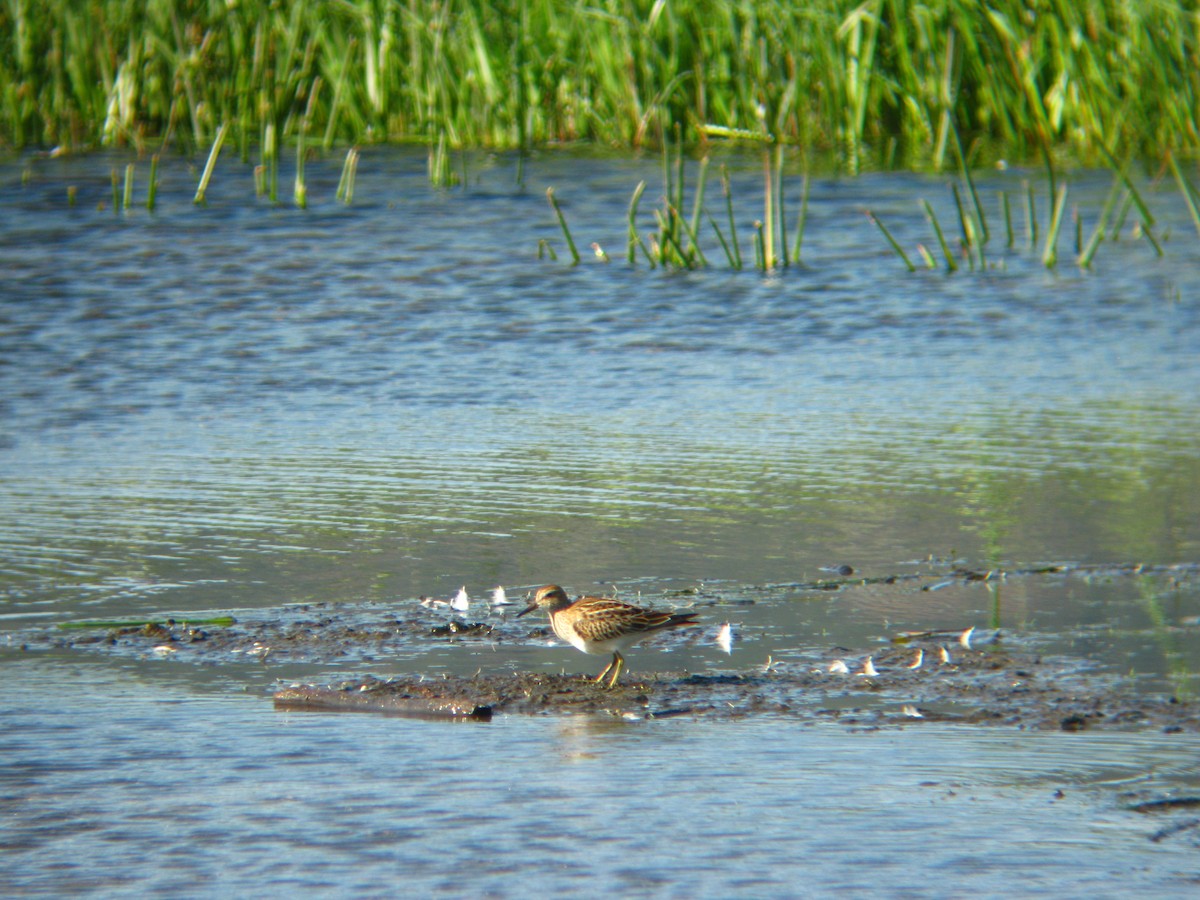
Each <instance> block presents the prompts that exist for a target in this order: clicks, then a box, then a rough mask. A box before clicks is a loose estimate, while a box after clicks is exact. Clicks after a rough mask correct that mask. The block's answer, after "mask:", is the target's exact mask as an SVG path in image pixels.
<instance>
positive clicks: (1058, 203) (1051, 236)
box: [1042, 184, 1067, 269]
mask: <svg viewBox="0 0 1200 900" xmlns="http://www.w3.org/2000/svg"><path fill="white" fill-rule="evenodd" d="M1066 205H1067V186H1066V185H1065V184H1064V185H1061V186H1060V187H1059V189H1058V193H1057V194H1056V195H1055V197H1054V211H1053V212H1052V214H1051V216H1050V230H1049V231H1047V232H1046V244H1045V246H1044V247H1043V248H1042V265H1044V266H1045V267H1046V268H1047V269H1053V268H1054V267H1055V266H1056V265H1057V264H1058V232H1059V229H1060V228H1061V227H1062V219H1063V210H1064V209H1065V208H1066Z"/></svg>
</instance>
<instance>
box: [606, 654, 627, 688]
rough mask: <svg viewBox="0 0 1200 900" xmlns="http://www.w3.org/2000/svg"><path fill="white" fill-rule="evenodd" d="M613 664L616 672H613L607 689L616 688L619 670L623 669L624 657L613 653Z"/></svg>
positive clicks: (619, 674)
mask: <svg viewBox="0 0 1200 900" xmlns="http://www.w3.org/2000/svg"><path fill="white" fill-rule="evenodd" d="M613 663H614V664H615V666H616V671H614V672H613V676H612V680H611V681H610V682H609V683H608V686H609V689H612V688H614V687H616V686H617V679H618V678H620V677H621V669H623V668H624V667H625V657H623V656H622V655H621V654H620V653H614V654H613Z"/></svg>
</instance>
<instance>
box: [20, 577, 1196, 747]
mask: <svg viewBox="0 0 1200 900" xmlns="http://www.w3.org/2000/svg"><path fill="white" fill-rule="evenodd" d="M1198 574H1200V567H1198V566H1194V565H1185V566H1171V567H1155V568H1152V567H1144V566H1104V567H1100V566H1092V567H1083V566H1044V567H1038V568H1030V569H1023V570H1010V571H1004V572H1000V571H976V570H966V569H961V568H955V569H948V570H945V571H932V572H926V573H923V574H904V575H894V576H884V577H875V578H863V577H855V576H854V575H853V574H852V573H846V572H842V573H838V577H835V578H833V579H830V580H824V581H810V582H796V583H789V584H773V585H762V586H742V587H740V588H738V589H736V591H731V590H724V591H716V590H712V591H709V590H708V589H705V588H697V589H689V590H685V591H679V592H674V593H667V594H664V595H663V597H662V598H661V599H658V600H650V601H648V602H649V604H650V605H657V606H663V605H665V604H666V603H670V602H686V603H688V604H690V606H691V608H695V609H696V610H697V611H699V612H701V613H711V615H705V616H704V617H705V618H706V619H707V620H708V621H707V622H706V623H705V624H706V626H711V627H705V628H696V629H686V630H684V631H686V632H687V633H684V634H680V635H678V636H672V637H671V638H670V639H671V640H675V641H677V642H678V643H679V644H680V645H685V644H693V645H697V646H699V645H701V644H704V643H711V642H712V634H711V633H710V632H711V631H712V630H713V629H714V628H715V627H716V625H717V624H719V622H720V618H721V617H722V616H727V615H728V612H729V609H730V607H731V606H732V607H736V606H738V605H746V604H754V603H756V602H761V601H765V600H771V599H772V598H778V597H783V596H793V595H794V594H796V593H797V592H817V591H846V592H852V591H854V590H855V589H858V588H862V587H865V586H870V587H871V589H873V590H889V589H891V587H890V586H893V585H894V586H896V589H904V590H907V591H913V590H938V589H941V588H942V587H945V586H946V585H948V584H955V583H965V582H971V581H988V580H992V579H996V580H1004V581H1011V580H1015V579H1020V578H1072V577H1087V578H1094V577H1107V578H1117V579H1120V578H1130V577H1134V576H1142V575H1151V576H1154V577H1158V578H1164V579H1170V580H1173V581H1176V582H1179V583H1186V584H1189V585H1190V584H1192V583H1194V582H1195V580H1196V579H1197V577H1198ZM443 606H444V604H443ZM475 608H476V609H478V610H479V620H475V616H473V615H472V614H470V613H468V614H466V615H454V614H451V613H449V611H448V610H445V609H432V608H430V605H429V604H428V602H427V603H426V604H425V605H422V604H421V603H420V602H418V601H416V600H409V601H398V602H397V603H395V604H375V603H367V604H353V603H341V604H339V603H323V604H303V605H294V606H284V607H280V608H277V609H268V610H255V611H249V612H245V613H242V614H240V615H237V616H236V617H233V616H229V617H222V618H220V619H214V620H211V621H210V622H209V623H207V624H205V623H203V622H198V621H197V622H190V623H189V622H184V621H176V620H174V619H170V618H168V619H165V620H162V621H156V622H146V623H67V624H66V626H65V627H64V626H58V627H56V628H41V629H37V630H30V631H28V632H25V633H23V634H22V635H21V639H22V644H21V647H22V649H25V650H27V651H30V652H36V651H37V650H46V649H57V650H62V649H69V650H74V651H80V652H88V653H102V654H111V655H116V656H126V657H136V658H149V657H155V656H156V657H160V658H163V659H170V660H173V661H177V662H192V663H196V664H207V665H222V664H230V663H235V662H243V663H244V662H247V661H258V662H260V663H262V664H263V665H264V666H266V667H267V668H268V669H269V668H270V667H271V666H273V665H275V664H278V663H300V664H317V665H320V664H326V663H330V662H336V663H338V664H339V666H340V667H341V668H346V667H347V665H349V666H353V665H354V664H355V663H356V662H357V661H362V662H363V663H367V662H375V661H378V660H380V659H387V658H389V657H390V656H391V655H393V654H395V653H401V652H402V653H404V654H407V656H408V657H409V659H411V658H412V655H413V653H414V650H416V651H418V652H421V648H426V647H429V648H432V647H434V646H444V645H445V644H446V643H447V642H451V643H463V644H467V645H478V646H480V647H488V648H491V649H496V648H497V647H498V646H503V645H510V646H512V645H528V644H529V643H531V642H537V643H541V644H544V643H546V642H547V641H548V640H549V639H550V638H551V637H552V635H551V634H550V631H549V629H548V628H547V627H546V623H545V622H544V620H543V621H541V622H536V621H535V622H532V623H531V622H530V621H529V620H528V619H521V620H515V619H514V618H513V616H512V615H511V614H510V613H511V611H512V610H513V609H514V608H515V609H519V608H520V607H519V606H516V607H508V608H505V609H500V610H497V609H491V610H489V609H488V607H487V605H486V604H478V605H477V606H476V607H475ZM484 619H486V621H485V620H484ZM88 625H93V626H94V627H90V628H89V627H86V626H88ZM105 626H108V627H105ZM890 638H891V641H892V643H888V644H875V645H872V646H870V647H858V648H846V647H833V648H827V649H823V650H813V651H811V652H806V653H804V654H803V655H802V656H800V657H799V658H796V657H793V658H789V659H788V660H786V661H768V662H767V664H766V665H759V666H755V667H752V668H740V669H728V668H725V669H722V668H720V666H719V663H718V664H716V665H714V666H713V668H711V669H709V670H707V671H706V672H704V673H691V672H657V673H654V672H646V671H641V670H635V671H632V672H629V673H628V674H627V675H626V678H625V680H623V681H622V683H621V684H620V685H619V686H618V687H617V688H616V689H613V690H609V689H607V688H605V687H602V686H599V685H596V684H594V683H593V682H592V681H591V680H590V677H589V676H588V675H584V674H544V673H540V672H539V673H521V672H511V671H507V672H502V673H500V674H496V673H495V672H484V671H480V672H479V673H478V674H476V675H474V676H470V677H465V676H443V675H438V676H429V675H421V674H415V675H405V676H401V677H395V678H389V679H386V680H382V679H378V678H374V677H364V678H353V679H350V680H347V681H340V682H337V683H335V684H289V685H279V686H277V688H276V689H275V690H274V691H273V693H272V696H273V699H274V703H275V705H276V706H277V707H278V708H281V709H313V710H316V709H321V710H331V709H335V710H342V711H368V712H374V713H383V714H391V715H405V716H421V717H427V718H440V719H454V720H463V721H487V720H489V719H490V718H492V717H493V716H496V715H541V714H587V715H597V716H610V717H617V718H623V719H630V720H634V719H662V718H669V717H681V716H686V717H690V718H696V719H705V720H720V721H727V720H735V719H740V718H745V717H747V716H764V715H765V716H773V717H779V718H785V719H790V720H800V721H809V722H816V721H837V722H840V723H844V724H847V725H851V726H856V727H868V728H873V727H883V726H898V725H906V726H919V725H920V724H922V723H928V722H957V723H963V724H969V725H1003V726H1009V727H1018V728H1034V729H1058V730H1066V731H1085V730H1092V729H1141V730H1150V729H1152V730H1159V731H1163V732H1168V733H1169V732H1185V731H1186V732H1196V731H1200V709H1198V708H1197V704H1196V703H1194V702H1190V700H1186V701H1185V700H1184V699H1178V698H1175V697H1172V696H1164V695H1148V694H1144V693H1139V692H1137V691H1136V690H1134V689H1133V688H1132V687H1131V685H1130V683H1129V681H1128V679H1122V678H1120V677H1118V676H1116V675H1113V674H1111V673H1105V672H1103V671H1100V668H1099V667H1098V666H1096V665H1095V664H1094V663H1093V661H1091V660H1088V659H1085V658H1072V657H1066V656H1061V655H1060V656H1056V657H1043V656H1042V655H1041V654H1040V653H1039V652H1037V650H1036V647H1035V646H1034V644H1033V642H1031V641H1028V640H1025V639H1023V638H1022V637H1020V636H1010V635H1006V634H1003V633H1000V632H995V631H986V632H983V633H977V634H976V635H975V638H974V640H970V639H968V640H966V641H963V642H960V640H959V638H960V635H959V634H958V633H949V632H942V633H924V634H907V635H891V636H890ZM563 654H564V655H563V666H564V667H565V668H566V670H567V671H568V672H580V671H585V672H589V673H590V674H593V675H594V674H595V673H594V672H591V671H590V670H591V669H592V668H595V666H591V665H590V664H591V663H593V662H595V659H594V658H591V657H583V656H581V655H579V654H578V653H576V652H575V651H574V650H572V649H570V648H566V647H564V648H563ZM497 668H500V667H497Z"/></svg>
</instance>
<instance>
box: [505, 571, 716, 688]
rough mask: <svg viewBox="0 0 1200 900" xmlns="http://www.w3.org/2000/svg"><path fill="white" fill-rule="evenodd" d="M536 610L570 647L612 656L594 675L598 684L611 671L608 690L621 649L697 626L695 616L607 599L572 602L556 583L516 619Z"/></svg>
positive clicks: (535, 597) (614, 679)
mask: <svg viewBox="0 0 1200 900" xmlns="http://www.w3.org/2000/svg"><path fill="white" fill-rule="evenodd" d="M539 607H541V608H543V609H545V610H546V611H547V612H548V613H550V627H551V628H553V629H554V633H555V634H557V635H558V636H559V637H560V638H562V639H563V640H564V641H566V642H567V643H568V644H570V645H571V646H573V647H575V648H577V649H579V650H582V651H583V652H584V653H593V654H598V655H599V654H604V653H611V654H612V655H613V658H612V662H610V663H609V664H608V665H607V666H605V667H604V671H603V672H601V673H600V674H599V675H597V676H596V683H597V684H599V683H600V682H601V681H603V680H604V676H605V675H607V674H608V673H609V672H610V671H611V672H612V678H611V679H610V680H609V682H608V686H609V687H610V688H611V687H613V686H615V685H616V683H617V679H618V678H619V677H620V675H621V668H622V666H624V664H625V658H624V657H623V656H621V651H622V650H626V649H628V648H629V647H632V646H633V645H634V644H636V643H637V642H638V641H641V640H644V639H645V638H648V637H649V636H650V635H652V634H654V633H655V632H657V631H662V630H663V629H664V628H676V627H678V626H680V625H695V624H697V623H696V622H694V621H692V620H693V619H694V618H695V616H696V614H695V613H666V612H657V611H656V610H653V609H643V608H642V607H640V606H631V605H630V604H628V603H622V602H621V601H620V600H614V599H613V598H611V597H580V598H579V599H578V600H575V601H572V600H570V599H569V598H568V597H567V592H566V591H564V590H563V589H562V588H560V587H559V586H558V585H557V584H548V585H546V586H545V587H541V588H538V589H537V592H536V593H535V594H534V595H533V600H532V601H531V602H530V604H529V606H527V607H525V609H523V610H521V611H520V612H519V613H517V617H518V618H519V617H521V616H523V615H525V613H527V612H533V611H534V610H535V609H538V608H539Z"/></svg>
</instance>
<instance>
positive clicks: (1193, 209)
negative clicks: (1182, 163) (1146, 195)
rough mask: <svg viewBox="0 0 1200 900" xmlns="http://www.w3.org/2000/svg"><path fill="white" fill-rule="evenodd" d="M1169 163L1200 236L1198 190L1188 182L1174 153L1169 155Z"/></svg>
mask: <svg viewBox="0 0 1200 900" xmlns="http://www.w3.org/2000/svg"><path fill="white" fill-rule="evenodd" d="M1167 161H1168V162H1169V163H1170V164H1171V172H1172V173H1173V174H1174V175H1175V183H1176V184H1178V185H1179V193H1181V194H1183V202H1184V203H1186V204H1187V208H1188V212H1189V213H1191V216H1192V224H1193V225H1195V226H1196V233H1197V234H1200V208H1198V207H1197V204H1196V189H1195V188H1194V187H1192V183H1191V182H1190V181H1188V179H1187V176H1186V175H1184V174H1183V170H1182V169H1180V168H1179V163H1178V162H1177V161H1176V160H1175V154H1174V153H1168V154H1167Z"/></svg>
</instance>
